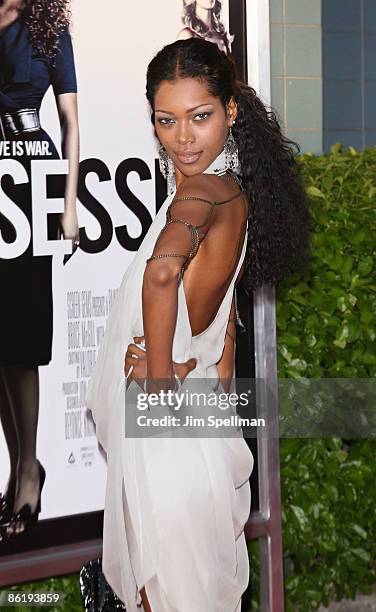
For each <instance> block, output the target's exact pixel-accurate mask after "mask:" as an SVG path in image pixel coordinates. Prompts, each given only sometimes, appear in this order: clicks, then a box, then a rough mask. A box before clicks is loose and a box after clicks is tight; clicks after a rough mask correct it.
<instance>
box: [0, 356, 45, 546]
mask: <svg viewBox="0 0 376 612" xmlns="http://www.w3.org/2000/svg"><path fill="white" fill-rule="evenodd" d="M1 369H2V379H3V387H4V386H5V390H6V394H7V397H8V403H7V404H6V403H5V402H4V403H3V402H2V408H1V412H2V417H1V420H2V424H3V428H4V432H5V431H6V432H7V433H5V437H6V441H7V445H8V452H9V457H10V462H11V477H12V478H13V477H14V476H13V475H14V464H15V448H17V455H18V456H17V468H16V477H17V486H16V492H15V498H14V505H13V512H18V511H19V510H20V509H21V508H22V506H23V505H24V504H29V505H30V508H31V511H32V512H33V511H34V510H35V509H36V507H37V504H38V499H39V477H40V471H39V465H38V462H37V458H36V437H37V425H38V413H39V373H38V367H37V366H7V367H5V366H4V367H2V368H1ZM7 409H8V414H6V412H7ZM9 412H11V414H12V417H13V424H14V425H15V430H16V438H15V436H14V429H13V428H12V425H11V417H10V415H9ZM15 440H16V441H17V446H15ZM24 527H25V524H24V523H23V521H17V522H14V523H12V524H11V525H10V526H9V528H8V529H7V532H8V533H9V534H10V533H14V532H16V533H19V532H21V531H23V529H24Z"/></svg>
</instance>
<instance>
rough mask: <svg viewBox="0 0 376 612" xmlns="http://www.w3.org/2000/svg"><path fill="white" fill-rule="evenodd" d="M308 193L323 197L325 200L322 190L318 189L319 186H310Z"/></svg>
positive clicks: (315, 196)
mask: <svg viewBox="0 0 376 612" xmlns="http://www.w3.org/2000/svg"><path fill="white" fill-rule="evenodd" d="M307 193H308V195H310V196H312V197H314V198H321V199H322V200H325V196H324V194H323V192H322V191H320V189H318V187H315V186H314V185H310V186H309V187H307Z"/></svg>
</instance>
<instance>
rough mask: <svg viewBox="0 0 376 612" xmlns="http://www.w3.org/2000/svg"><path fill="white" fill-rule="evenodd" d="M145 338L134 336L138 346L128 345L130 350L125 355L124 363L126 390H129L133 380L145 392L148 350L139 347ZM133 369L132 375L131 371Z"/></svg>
mask: <svg viewBox="0 0 376 612" xmlns="http://www.w3.org/2000/svg"><path fill="white" fill-rule="evenodd" d="M141 338H143V339H144V337H143V336H134V338H133V340H134V341H135V343H136V344H134V343H131V344H128V348H127V350H126V353H125V361H124V374H125V377H126V379H127V385H126V388H127V389H128V387H129V385H130V384H131V382H132V380H134V381H135V382H136V383H137V384H138V386H139V387H141V389H142V390H144V383H145V379H146V373H147V362H146V350H144V349H142V348H140V347H139V346H137V343H138V344H139V343H141V341H142V340H141ZM130 369H131V374H129V371H130Z"/></svg>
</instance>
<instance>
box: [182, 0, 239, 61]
mask: <svg viewBox="0 0 376 612" xmlns="http://www.w3.org/2000/svg"><path fill="white" fill-rule="evenodd" d="M221 10H222V0H183V23H184V25H185V27H184V28H183V29H182V30H180V32H179V34H178V35H177V37H176V39H177V40H185V39H187V38H192V37H193V38H204V39H205V40H208V41H210V42H214V43H216V44H217V45H218V47H219V48H220V49H221V51H224V52H225V53H227V54H229V53H231V44H232V41H233V39H234V37H233V36H230V35H229V34H228V33H227V32H226V29H225V26H224V25H223V23H222V21H221Z"/></svg>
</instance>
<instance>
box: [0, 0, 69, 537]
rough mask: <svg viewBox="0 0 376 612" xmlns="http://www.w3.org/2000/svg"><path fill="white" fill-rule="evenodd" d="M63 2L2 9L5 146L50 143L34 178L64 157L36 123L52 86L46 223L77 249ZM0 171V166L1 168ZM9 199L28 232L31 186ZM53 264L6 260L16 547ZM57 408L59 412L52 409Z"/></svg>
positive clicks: (33, 475)
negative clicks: (58, 167) (59, 174)
mask: <svg viewBox="0 0 376 612" xmlns="http://www.w3.org/2000/svg"><path fill="white" fill-rule="evenodd" d="M69 16H70V13H69V6H68V1H67V0H54V1H53V2H50V0H26V1H25V2H24V1H22V0H4V1H3V2H2V5H1V6H0V124H1V131H2V135H0V139H2V140H5V141H14V140H18V141H31V140H34V141H44V142H45V143H47V145H45V146H46V152H45V155H44V156H41V155H38V157H32V156H27V155H25V154H24V155H23V156H21V157H19V156H17V157H15V158H14V159H16V160H17V161H19V162H21V163H22V165H23V166H24V168H25V170H26V171H27V173H28V176H29V177H30V164H31V161H32V159H43V158H46V159H59V154H58V152H57V150H56V148H55V146H54V144H53V142H52V140H51V139H50V137H49V136H48V134H46V132H45V131H44V130H43V129H42V128H41V126H40V123H39V109H40V106H41V103H42V99H43V97H44V95H45V93H46V91H47V89H48V88H49V86H50V85H52V86H53V89H54V94H55V99H56V105H57V109H58V114H59V118H60V123H61V133H62V141H61V145H62V156H63V158H65V159H68V160H69V175H68V177H67V180H66V182H65V187H63V193H61V189H60V188H59V183H58V182H57V180H56V181H55V180H52V179H50V180H49V181H51V182H49V187H50V189H51V193H54V196H55V197H57V196H60V194H61V195H64V202H65V204H64V212H63V213H62V214H61V215H60V217H59V218H57V219H56V216H55V218H54V216H53V215H51V216H50V220H49V238H50V239H56V238H57V237H58V232H59V230H60V232H62V233H63V235H64V238H68V239H71V240H72V243H73V244H72V247H73V248H77V245H78V236H79V231H78V222H77V212H76V191H77V177H78V157H79V143H78V120H77V99H76V98H77V93H76V92H77V84H76V76H75V68H74V59H73V52H72V43H71V39H70V34H69V29H68V26H69ZM0 163H1V162H0ZM3 189H4V191H5V192H6V194H7V195H8V197H9V198H10V199H11V200H13V202H15V204H16V205H17V206H18V207H19V208H20V209H21V210H22V211H23V213H24V214H25V215H26V217H27V219H28V220H29V224H30V228H32V206H37V205H38V202H35V201H34V202H32V201H31V188H30V185H29V184H26V183H25V184H21V185H15V184H14V183H13V181H11V179H10V177H5V178H4V180H3ZM0 230H1V232H2V236H3V239H4V240H5V241H6V242H9V243H12V242H14V240H15V238H16V236H15V231H14V227H13V225H12V224H11V223H10V222H9V220H8V219H7V218H6V217H5V216H3V215H1V214H0ZM51 264H52V257H51V256H33V245H32V239H31V241H30V244H29V247H28V248H27V250H26V251H25V252H24V253H23V254H22V255H20V256H18V257H16V258H13V259H0V278H1V281H2V286H6V288H7V296H8V297H7V300H1V303H0V320H1V321H2V322H3V326H2V332H1V343H0V416H1V423H2V427H3V430H4V435H5V439H6V443H7V446H8V451H9V458H10V475H9V479H8V483H7V486H6V489H5V492H4V494H3V496H2V497H1V508H0V513H1V537H2V538H6V539H8V538H10V537H12V536H15V535H17V534H19V533H21V532H23V531H25V530H26V529H28V528H29V527H30V526H31V525H32V524H33V523H35V522H36V521H37V519H38V514H39V511H40V508H41V503H40V500H41V490H42V487H43V483H44V479H45V470H44V468H43V466H42V465H41V463H40V462H39V461H38V459H37V457H36V435H37V422H38V409H39V375H38V367H39V366H40V365H46V364H48V363H49V362H50V360H51V345H52V314H53V313H52V279H51ZM51 408H53V406H51Z"/></svg>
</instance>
